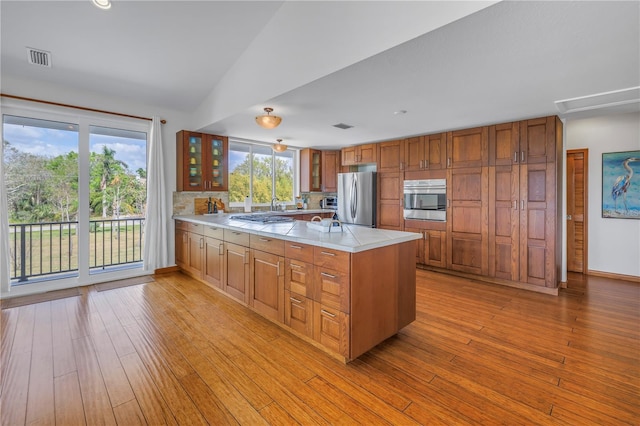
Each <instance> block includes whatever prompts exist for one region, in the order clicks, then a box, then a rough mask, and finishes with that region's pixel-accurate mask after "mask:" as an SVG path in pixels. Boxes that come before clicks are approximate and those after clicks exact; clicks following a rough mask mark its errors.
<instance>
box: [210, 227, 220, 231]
mask: <svg viewBox="0 0 640 426" xmlns="http://www.w3.org/2000/svg"><path fill="white" fill-rule="evenodd" d="M209 229H211V230H212V231H217V230H218V228H214V227H212V226H210V227H209Z"/></svg>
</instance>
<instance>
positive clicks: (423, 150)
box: [404, 133, 447, 171]
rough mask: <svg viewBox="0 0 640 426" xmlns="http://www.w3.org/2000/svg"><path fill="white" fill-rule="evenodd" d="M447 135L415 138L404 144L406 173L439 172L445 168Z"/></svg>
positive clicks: (407, 140)
mask: <svg viewBox="0 0 640 426" xmlns="http://www.w3.org/2000/svg"><path fill="white" fill-rule="evenodd" d="M446 161H447V135H446V133H438V134H435V135H426V136H417V137H413V138H409V139H406V140H405V142H404V163H405V165H406V166H405V170H406V171H420V170H441V169H445V168H446V164H447V163H446Z"/></svg>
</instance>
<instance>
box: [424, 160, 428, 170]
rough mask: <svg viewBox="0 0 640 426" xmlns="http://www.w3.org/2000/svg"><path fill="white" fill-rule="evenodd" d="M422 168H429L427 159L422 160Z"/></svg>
mask: <svg viewBox="0 0 640 426" xmlns="http://www.w3.org/2000/svg"><path fill="white" fill-rule="evenodd" d="M424 168H425V169H428V168H429V160H424Z"/></svg>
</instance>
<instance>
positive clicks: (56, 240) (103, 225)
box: [9, 218, 144, 284]
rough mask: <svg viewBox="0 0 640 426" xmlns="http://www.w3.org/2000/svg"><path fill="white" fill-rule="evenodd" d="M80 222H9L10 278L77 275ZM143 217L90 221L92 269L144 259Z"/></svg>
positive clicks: (23, 281)
mask: <svg viewBox="0 0 640 426" xmlns="http://www.w3.org/2000/svg"><path fill="white" fill-rule="evenodd" d="M77 226H78V222H46V223H21V224H10V225H9V244H10V252H11V280H12V281H15V282H16V283H17V284H21V283H26V282H28V280H29V279H31V278H37V277H47V276H53V275H63V276H64V275H77V272H78V235H77ZM143 232H144V218H126V219H107V220H91V221H89V270H90V272H91V273H95V272H99V271H100V270H105V269H107V268H113V267H118V266H122V265H127V264H134V263H139V262H142V250H143V247H142V242H143Z"/></svg>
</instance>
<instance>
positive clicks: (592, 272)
mask: <svg viewBox="0 0 640 426" xmlns="http://www.w3.org/2000/svg"><path fill="white" fill-rule="evenodd" d="M587 275H592V276H594V277H602V278H612V279H614V280H622V281H631V282H633V283H640V277H639V276H637V275H624V274H615V273H613V272H604V271H595V270H593V269H589V270H587Z"/></svg>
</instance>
